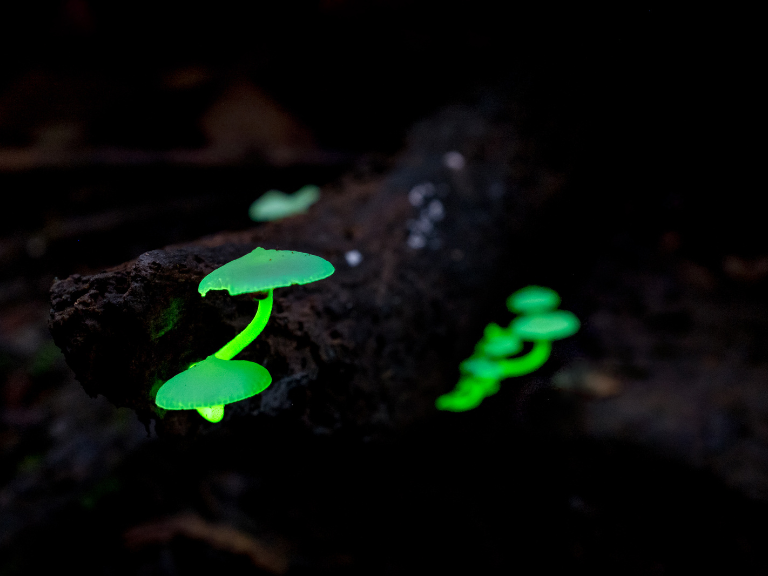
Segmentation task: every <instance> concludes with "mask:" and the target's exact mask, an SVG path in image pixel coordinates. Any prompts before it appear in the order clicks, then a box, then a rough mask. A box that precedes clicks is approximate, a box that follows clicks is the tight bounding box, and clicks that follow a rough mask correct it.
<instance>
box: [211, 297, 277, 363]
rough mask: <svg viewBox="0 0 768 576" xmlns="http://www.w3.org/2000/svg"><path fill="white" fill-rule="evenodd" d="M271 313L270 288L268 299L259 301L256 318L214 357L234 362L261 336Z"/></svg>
mask: <svg viewBox="0 0 768 576" xmlns="http://www.w3.org/2000/svg"><path fill="white" fill-rule="evenodd" d="M271 313H272V289H271V288H270V289H269V290H267V297H266V298H264V299H263V300H259V309H258V310H257V311H256V317H255V318H254V319H253V320H251V323H250V324H248V326H246V327H245V330H243V331H242V332H240V334H238V335H237V336H235V337H234V338H233V339H232V340H230V341H229V342H227V343H226V344H225V345H224V346H223V347H222V348H221V350H219V351H218V352H216V353H215V354H214V356H216V358H218V359H220V360H232V358H234V357H235V356H237V355H238V354H239V353H240V352H241V351H242V350H243V348H245V347H246V346H248V344H250V343H251V342H253V341H254V340H255V339H256V336H258V335H259V334H261V331H262V330H264V326H266V325H267V320H269V315H270V314H271Z"/></svg>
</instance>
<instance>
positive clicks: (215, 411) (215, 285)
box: [156, 248, 334, 422]
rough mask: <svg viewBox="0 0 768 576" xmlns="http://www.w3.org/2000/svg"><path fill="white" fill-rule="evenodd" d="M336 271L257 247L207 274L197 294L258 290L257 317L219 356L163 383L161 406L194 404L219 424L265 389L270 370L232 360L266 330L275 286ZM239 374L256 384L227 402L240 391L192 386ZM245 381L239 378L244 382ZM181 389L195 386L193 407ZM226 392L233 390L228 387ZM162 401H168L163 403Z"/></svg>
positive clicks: (311, 259) (309, 258)
mask: <svg viewBox="0 0 768 576" xmlns="http://www.w3.org/2000/svg"><path fill="white" fill-rule="evenodd" d="M333 272H334V268H333V265H332V264H331V263H330V262H328V261H327V260H324V259H323V258H320V257H319V256H314V255H312V254H305V253H303V252H292V251H289V250H265V249H264V248H256V249H255V250H253V251H252V252H249V253H248V254H246V255H245V256H243V257H241V258H238V259H236V260H233V261H231V262H228V263H227V264H224V266H221V267H220V268H217V269H216V270H214V271H213V272H211V273H210V274H208V276H206V277H205V278H203V279H202V280H201V282H200V285H199V286H198V292H200V295H201V296H203V297H204V296H205V295H206V294H207V293H208V292H209V291H211V290H226V291H227V292H229V294H230V295H231V296H235V295H237V294H248V293H259V297H257V300H258V301H259V307H258V309H257V310H256V315H255V317H254V319H253V320H252V321H251V322H250V324H248V326H246V327H245V329H244V330H243V331H242V332H240V333H239V334H238V335H237V336H235V337H234V338H233V339H232V340H230V341H229V342H227V343H226V344H225V345H224V346H222V347H221V348H220V349H219V350H218V351H217V352H216V353H215V354H213V355H211V356H209V357H208V358H206V359H205V360H203V361H202V362H199V363H197V364H193V365H192V366H191V367H190V368H188V369H187V370H186V371H184V372H182V373H181V374H178V375H176V376H174V377H173V378H171V379H170V380H168V381H167V382H166V383H165V384H163V385H162V386H161V387H160V390H159V391H158V393H157V397H156V403H157V405H158V406H160V407H161V408H166V409H168V410H190V409H193V408H194V409H195V410H197V411H198V412H199V413H200V414H201V415H202V416H203V417H204V418H206V419H208V420H210V421H211V422H218V421H219V420H221V418H222V417H223V414H224V408H223V406H224V404H229V403H231V402H236V401H237V400H242V399H244V398H248V397H250V396H253V395H255V394H258V393H259V392H261V391H262V390H264V389H265V388H266V387H267V386H269V383H270V382H271V376H269V372H267V369H266V368H264V367H263V366H260V365H258V364H256V363H255V362H248V361H245V360H237V361H232V358H234V357H235V356H236V355H237V354H239V353H240V352H241V351H242V350H243V349H244V348H245V347H246V346H247V345H248V344H250V343H251V342H253V340H254V339H255V338H256V337H257V336H258V335H259V334H261V332H262V330H264V327H265V326H266V325H267V321H268V320H269V316H270V314H271V313H272V300H273V295H272V291H273V290H274V289H275V288H282V287H285V286H291V285H293V284H309V283H310V282H315V281H316V280H322V279H323V278H327V277H328V276H330V275H331V274H333ZM221 362H225V363H230V362H231V363H232V365H229V366H224V365H222V364H221ZM201 365H205V371H202V372H201V371H199V370H198V367H199V366H201ZM246 366H250V368H246ZM214 368H215V369H214ZM235 374H236V375H237V378H239V379H240V380H242V379H245V380H249V379H250V382H251V384H250V386H245V385H242V384H237V386H240V388H237V387H235V388H234V390H240V389H242V390H244V391H249V393H248V394H247V395H245V396H239V397H237V398H236V399H234V400H226V398H229V397H232V398H235V396H238V394H239V392H232V393H230V392H227V393H222V394H221V395H218V394H214V393H211V394H208V392H207V390H208V388H207V386H208V384H206V385H205V386H203V385H202V384H199V385H196V386H192V384H191V383H192V382H201V381H203V380H204V381H205V382H207V383H210V382H214V381H216V378H217V377H219V376H220V377H221V378H222V381H220V383H219V385H220V386H221V387H224V386H225V385H226V382H225V381H226V380H227V379H229V378H231V377H232V375H235ZM263 374H266V375H267V379H266V380H264V378H263ZM240 380H237V381H238V382H240ZM265 382H266V383H265ZM169 386H170V389H171V390H172V391H173V394H174V395H173V396H170V397H169V396H168V395H169V394H171V391H170V390H169V391H166V387H169ZM201 387H202V388H201ZM180 389H189V390H190V394H192V395H194V398H195V401H194V404H195V405H194V406H193V405H190V404H189V402H185V401H176V399H177V398H178V397H179V396H178V390H180ZM199 389H204V390H206V393H205V394H203V393H202V392H199ZM192 390H194V392H192ZM227 390H230V389H229V388H228V389H227ZM254 390H255V391H254ZM214 397H215V398H214ZM214 399H215V401H214ZM222 399H223V400H222ZM161 402H163V403H162V404H161Z"/></svg>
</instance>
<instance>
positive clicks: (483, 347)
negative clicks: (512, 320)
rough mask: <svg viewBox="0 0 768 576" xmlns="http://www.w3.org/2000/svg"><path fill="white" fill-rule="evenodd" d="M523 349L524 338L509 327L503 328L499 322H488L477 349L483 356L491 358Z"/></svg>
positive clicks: (501, 356) (515, 352)
mask: <svg viewBox="0 0 768 576" xmlns="http://www.w3.org/2000/svg"><path fill="white" fill-rule="evenodd" d="M522 349H523V340H522V339H521V338H520V337H519V336H518V335H517V334H515V333H514V332H512V331H511V330H510V329H509V328H502V327H501V326H499V325H498V324H493V323H491V324H488V326H486V327H485V331H484V332H483V337H482V338H481V339H480V342H478V343H477V346H476V347H475V351H476V352H477V353H478V354H480V355H482V356H490V357H491V358H503V357H505V356H509V355H510V354H517V353H518V352H520V351H521V350H522Z"/></svg>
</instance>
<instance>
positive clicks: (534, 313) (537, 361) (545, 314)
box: [435, 286, 579, 412]
mask: <svg viewBox="0 0 768 576" xmlns="http://www.w3.org/2000/svg"><path fill="white" fill-rule="evenodd" d="M559 304H560V296H559V295H558V294H557V292H555V291H554V290H552V289H551V288H544V287H542V286H527V287H525V288H522V289H520V290H518V291H517V292H515V293H513V294H512V295H511V296H510V297H509V298H508V299H507V307H508V308H509V310H510V311H512V312H517V313H520V314H522V315H521V316H519V317H517V318H515V319H514V320H513V321H512V322H511V323H510V325H509V326H508V327H507V328H502V327H500V326H499V325H498V324H493V323H492V324H488V326H486V328H485V331H484V332H483V337H482V338H481V339H480V342H478V343H477V346H475V352H474V354H473V355H472V356H471V357H470V358H467V359H466V360H464V361H463V362H462V363H461V364H459V369H460V370H461V373H462V375H461V378H460V379H459V382H458V384H457V385H456V387H455V388H454V389H453V390H452V391H450V392H448V393H446V394H443V395H442V396H440V397H438V398H437V400H436V401H435V406H436V407H437V408H438V409H439V410H451V411H454V412H460V411H463V410H470V409H472V408H475V407H477V406H478V405H479V404H480V402H482V400H483V398H485V397H486V396H490V395H491V394H495V393H496V392H497V391H498V389H499V382H500V381H501V380H504V379H505V378H509V377H512V376H521V375H523V374H528V373H530V372H533V371H534V370H537V369H538V368H540V367H541V366H542V365H543V364H544V363H545V362H546V361H547V359H548V358H549V355H550V354H551V352H552V341H553V340H559V339H561V338H566V337H568V336H572V335H573V334H575V333H576V332H577V331H578V329H579V320H578V318H576V316H575V315H573V314H572V313H571V312H567V311H564V310H556V308H557V306H558V305H559ZM523 341H527V342H533V348H532V349H531V350H530V351H529V352H528V353H527V354H524V355H522V356H518V357H516V358H507V356H510V355H513V354H517V353H518V352H520V351H521V350H522V349H523Z"/></svg>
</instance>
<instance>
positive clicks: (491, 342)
mask: <svg viewBox="0 0 768 576" xmlns="http://www.w3.org/2000/svg"><path fill="white" fill-rule="evenodd" d="M333 272H334V268H333V266H332V265H331V263H330V262H328V261H327V260H324V259H323V258H320V257H319V256H313V255H312V254H305V253H303V252H293V251H288V250H265V249H264V248H256V249H255V250H254V251H253V252H250V253H249V254H246V255H245V256H243V257H242V258H238V259H237V260H233V261H232V262H229V263H227V264H225V265H224V266H222V267H220V268H218V269H216V270H214V271H213V272H211V273H210V274H208V276H206V277H205V278H203V279H202V281H201V282H200V285H199V287H198V291H199V292H200V295H201V296H203V297H204V296H205V295H206V294H207V293H208V292H209V291H210V290H226V291H227V292H229V294H230V295H231V296H235V295H237V294H249V293H255V294H256V300H258V302H259V306H258V309H257V311H256V316H255V317H254V319H253V320H252V321H251V323H250V324H248V326H246V328H245V329H244V330H243V331H242V332H240V333H239V334H238V335H237V336H235V337H234V338H233V339H232V340H230V341H229V342H227V343H226V344H225V345H224V346H223V347H222V348H221V349H220V350H218V351H217V352H216V353H214V354H211V355H210V356H208V357H207V358H205V359H203V360H201V361H199V362H196V363H194V364H192V365H191V366H190V367H189V368H187V369H186V370H185V371H183V372H181V373H180V374H177V375H176V376H174V377H173V378H171V379H170V380H168V381H167V382H165V383H164V384H163V385H162V386H161V387H160V389H159V390H158V392H157V396H156V398H155V402H156V403H157V405H158V406H159V407H161V408H164V409H166V410H197V412H199V413H200V415H201V416H202V417H203V418H205V419H206V420H208V421H210V422H219V421H221V419H222V418H223V417H224V406H225V405H227V404H231V403H233V402H238V401H239V400H244V399H246V398H250V397H251V396H254V395H256V394H258V393H259V392H262V391H263V390H265V389H266V388H267V387H268V386H269V385H270V384H271V383H272V376H271V375H270V374H269V372H268V371H267V369H266V368H264V367H263V366H261V365H259V364H256V363H255V362H250V361H247V360H233V358H234V357H235V356H236V355H237V354H239V353H240V352H241V351H242V350H243V349H244V348H245V347H246V346H247V345H248V344H250V343H251V342H253V340H254V339H255V338H256V337H257V336H258V335H259V334H260V333H261V331H262V330H264V327H265V326H266V325H267V320H269V316H270V314H271V312H272V291H273V290H274V289H275V288H281V287H284V286H291V285H293V284H308V283H310V282H315V281H317V280H322V279H323V278H327V277H328V276H330V275H331V274H333ZM559 304H560V296H559V295H558V294H557V292H555V291H554V290H552V289H550V288H544V287H541V286H528V287H526V288H523V289H521V290H518V291H517V292H515V293H514V294H512V295H511V296H510V297H509V299H508V300H507V307H508V308H509V310H510V311H511V312H514V313H517V314H519V316H518V317H517V318H515V319H514V320H512V322H511V323H510V325H509V326H508V327H506V328H502V327H500V326H499V325H498V324H489V325H488V326H487V327H486V328H485V332H484V334H483V337H482V338H481V340H480V342H478V344H477V346H476V347H475V351H474V354H473V355H472V356H471V357H470V358H468V359H467V360H465V361H464V362H462V363H461V364H460V366H459V368H460V370H461V373H462V375H461V378H460V379H459V382H458V384H456V387H455V388H454V389H453V390H451V391H450V392H448V393H447V394H443V395H442V396H440V397H439V398H437V400H436V401H435V405H436V407H437V408H438V409H440V410H450V411H454V412H461V411H464V410H470V409H472V408H475V407H477V406H478V405H480V403H481V402H482V401H483V399H484V398H485V397H486V396H490V395H492V394H495V393H496V392H498V391H499V383H500V382H501V380H504V379H505V378H509V377H512V376H520V375H523V374H528V373H530V372H533V371H534V370H536V369H538V368H539V367H541V366H542V365H543V364H544V362H546V361H547V358H549V355H550V352H551V351H552V341H553V340H559V339H561V338H566V337H568V336H572V335H573V334H575V333H576V332H577V331H578V329H579V321H578V319H577V318H576V316H574V315H573V314H572V313H571V312H568V311H565V310H557V307H558V305H559ZM523 342H533V347H532V348H531V350H530V351H529V352H528V353H526V354H524V355H522V356H518V357H513V358H509V357H510V356H514V355H515V354H519V353H520V352H521V351H522V350H523V346H524V345H523Z"/></svg>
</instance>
